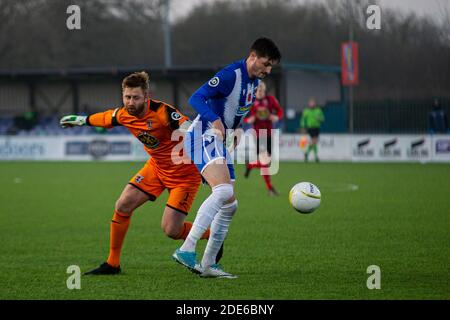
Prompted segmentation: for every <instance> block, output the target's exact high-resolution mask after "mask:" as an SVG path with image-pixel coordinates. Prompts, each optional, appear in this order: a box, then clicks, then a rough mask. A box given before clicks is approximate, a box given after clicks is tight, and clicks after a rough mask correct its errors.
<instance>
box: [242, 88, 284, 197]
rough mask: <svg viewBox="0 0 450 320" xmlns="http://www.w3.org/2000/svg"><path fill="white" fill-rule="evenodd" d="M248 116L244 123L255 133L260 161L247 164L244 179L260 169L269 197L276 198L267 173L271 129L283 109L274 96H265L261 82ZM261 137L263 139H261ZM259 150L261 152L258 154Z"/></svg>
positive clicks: (276, 193)
mask: <svg viewBox="0 0 450 320" xmlns="http://www.w3.org/2000/svg"><path fill="white" fill-rule="evenodd" d="M249 114H250V116H249V117H247V118H246V120H245V121H246V123H248V124H252V125H253V128H254V129H255V131H256V152H257V154H258V159H260V160H261V161H260V160H258V161H257V162H256V163H249V164H247V169H246V171H245V177H246V178H248V176H249V174H250V171H251V170H252V169H253V168H260V169H261V175H262V177H263V179H264V182H265V183H266V187H267V190H269V195H271V196H274V195H275V196H276V195H278V192H277V191H276V190H275V188H274V187H273V185H272V183H271V181H270V175H269V174H267V173H268V172H267V171H268V167H269V164H270V156H271V155H272V135H271V133H272V132H271V129H273V127H274V123H275V122H277V121H280V120H281V119H282V118H283V109H282V108H281V106H280V104H279V103H278V100H277V99H276V98H275V97H274V96H271V95H266V85H265V83H264V82H262V81H261V83H260V84H259V86H258V89H257V91H256V100H255V103H254V104H253V106H252V108H251V109H250V113H249ZM264 129H265V130H264ZM263 137H264V138H265V139H261V138H263ZM266 141H267V143H264V142H266ZM260 149H263V150H261V152H260ZM264 160H266V161H264Z"/></svg>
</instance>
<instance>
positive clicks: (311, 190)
mask: <svg viewBox="0 0 450 320" xmlns="http://www.w3.org/2000/svg"><path fill="white" fill-rule="evenodd" d="M320 200H321V194H320V190H319V188H317V187H316V186H315V185H314V184H312V183H310V182H300V183H297V184H296V185H295V186H293V187H292V189H291V191H290V192H289V202H290V203H291V205H292V206H293V207H294V209H295V210H297V211H298V212H300V213H312V212H314V210H316V209H317V208H318V207H319V205H320Z"/></svg>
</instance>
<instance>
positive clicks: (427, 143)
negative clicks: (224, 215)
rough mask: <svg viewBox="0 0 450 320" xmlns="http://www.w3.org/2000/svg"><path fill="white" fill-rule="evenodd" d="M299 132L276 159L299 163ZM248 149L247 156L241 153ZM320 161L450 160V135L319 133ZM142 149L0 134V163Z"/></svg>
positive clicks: (140, 154) (121, 156)
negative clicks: (0, 161)
mask: <svg viewBox="0 0 450 320" xmlns="http://www.w3.org/2000/svg"><path fill="white" fill-rule="evenodd" d="M301 137H302V135H300V134H281V135H280V139H279V160H280V161H303V159H304V154H303V151H302V149H301V148H300V139H301ZM241 141H247V142H248V145H247V146H244V143H240V144H239V146H238V148H237V151H238V152H237V160H238V161H240V162H241V163H243V161H244V160H245V159H243V157H244V155H246V154H248V149H254V147H255V146H254V140H253V139H251V138H249V139H241ZM246 151H247V152H246ZM319 156H320V159H321V160H322V161H353V162H358V161H367V162H396V161H397V162H450V135H428V134H422V135H421V134H417V135H391V134H389V135H370V134H367V135H362V134H355V135H349V134H322V135H321V136H320V141H319ZM147 158H148V155H147V153H146V152H145V151H144V149H143V145H142V144H141V143H140V142H139V141H138V140H137V139H135V138H134V137H132V136H125V135H86V136H53V137H52V136H28V137H20V136H0V160H36V161H40V160H63V161H90V160H104V161H145V160H146V159H147Z"/></svg>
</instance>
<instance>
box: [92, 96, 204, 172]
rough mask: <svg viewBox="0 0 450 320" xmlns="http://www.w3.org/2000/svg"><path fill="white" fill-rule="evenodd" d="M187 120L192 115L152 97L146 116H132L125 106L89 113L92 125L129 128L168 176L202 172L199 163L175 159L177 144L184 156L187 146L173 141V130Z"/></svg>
mask: <svg viewBox="0 0 450 320" xmlns="http://www.w3.org/2000/svg"><path fill="white" fill-rule="evenodd" d="M186 120H188V118H187V117H186V116H185V115H183V114H182V113H181V112H180V111H178V110H177V109H176V108H174V107H172V106H171V105H168V104H166V103H164V102H161V101H157V100H152V99H149V101H148V106H147V110H146V113H145V115H144V116H143V117H142V118H137V117H135V116H132V115H130V114H129V113H128V112H127V110H126V109H125V108H124V107H119V108H116V109H111V110H107V111H105V112H100V113H95V114H92V115H90V116H88V118H87V120H86V122H87V124H88V125H91V126H95V127H103V128H112V127H114V126H124V127H126V128H127V129H128V130H129V131H130V132H131V133H132V134H133V135H134V136H135V137H136V138H137V139H138V140H139V141H141V142H142V143H143V144H144V149H145V150H146V151H147V153H148V154H149V155H150V156H151V159H150V162H152V163H153V164H154V165H155V166H156V167H157V169H160V170H161V171H163V173H164V174H166V175H171V174H173V173H177V175H180V174H181V175H185V174H186V173H195V174H197V175H198V174H199V173H198V170H197V168H196V167H195V165H193V164H174V163H173V161H172V152H173V150H174V148H175V147H177V148H176V149H175V150H180V152H179V153H177V154H180V155H182V151H181V149H182V146H183V142H182V140H180V141H172V140H171V138H172V133H173V132H174V131H175V130H177V129H178V128H179V126H180V125H181V124H182V123H183V122H185V121H186ZM175 153H176V152H175Z"/></svg>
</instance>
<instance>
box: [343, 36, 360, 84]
mask: <svg viewBox="0 0 450 320" xmlns="http://www.w3.org/2000/svg"><path fill="white" fill-rule="evenodd" d="M341 59H342V60H341V69H342V72H341V74H342V84H343V85H344V86H356V85H358V83H359V76H358V73H359V66H358V44H357V43H356V42H344V43H342V45H341Z"/></svg>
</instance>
